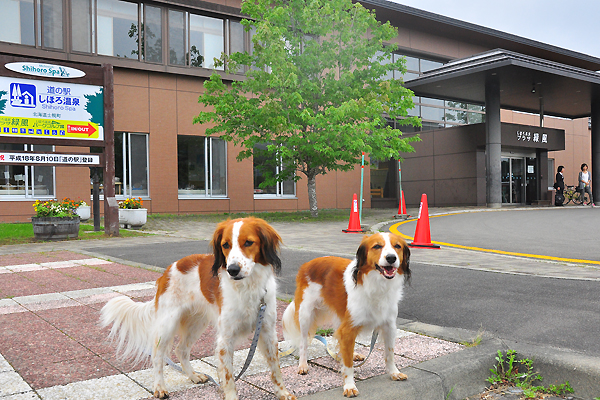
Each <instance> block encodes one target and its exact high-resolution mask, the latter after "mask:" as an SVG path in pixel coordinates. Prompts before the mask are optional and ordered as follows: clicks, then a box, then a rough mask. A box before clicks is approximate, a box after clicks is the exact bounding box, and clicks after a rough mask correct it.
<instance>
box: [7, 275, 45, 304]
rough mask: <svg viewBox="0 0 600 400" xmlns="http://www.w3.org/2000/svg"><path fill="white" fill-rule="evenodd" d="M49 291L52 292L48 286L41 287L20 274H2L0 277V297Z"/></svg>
mask: <svg viewBox="0 0 600 400" xmlns="http://www.w3.org/2000/svg"><path fill="white" fill-rule="evenodd" d="M50 292H52V290H51V289H50V288H45V287H42V286H40V285H38V284H37V283H36V282H33V281H31V280H29V279H27V278H25V277H24V276H22V275H20V274H16V273H10V274H2V278H1V279H0V296H2V298H7V297H17V296H29V295H33V294H43V293H50Z"/></svg>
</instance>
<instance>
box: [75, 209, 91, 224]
mask: <svg viewBox="0 0 600 400" xmlns="http://www.w3.org/2000/svg"><path fill="white" fill-rule="evenodd" d="M75 213H76V214H77V215H79V219H80V220H81V221H87V220H88V219H90V217H91V216H92V214H91V211H90V206H79V207H77V209H76V210H75Z"/></svg>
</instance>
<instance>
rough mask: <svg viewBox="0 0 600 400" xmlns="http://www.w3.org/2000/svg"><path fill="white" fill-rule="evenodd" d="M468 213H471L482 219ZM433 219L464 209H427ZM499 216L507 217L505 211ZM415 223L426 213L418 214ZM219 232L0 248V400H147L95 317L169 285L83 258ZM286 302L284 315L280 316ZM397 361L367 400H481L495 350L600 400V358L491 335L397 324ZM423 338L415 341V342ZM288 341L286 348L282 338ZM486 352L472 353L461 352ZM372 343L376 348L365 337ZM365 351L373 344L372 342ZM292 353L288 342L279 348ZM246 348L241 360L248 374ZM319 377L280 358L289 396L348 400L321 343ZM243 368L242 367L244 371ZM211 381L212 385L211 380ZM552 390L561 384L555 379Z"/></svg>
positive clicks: (176, 383)
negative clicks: (529, 361) (395, 372)
mask: <svg viewBox="0 0 600 400" xmlns="http://www.w3.org/2000/svg"><path fill="white" fill-rule="evenodd" d="M475 210H478V209H477V208H469V209H466V211H475ZM395 211H396V210H369V212H365V215H364V217H363V221H362V222H363V226H366V227H368V228H369V229H370V230H371V231H375V230H387V229H388V228H389V227H390V226H392V225H394V224H396V223H397V222H398V221H397V220H394V218H393V216H394V215H395ZM429 211H430V215H435V214H439V213H448V212H457V211H462V210H461V209H457V208H448V209H430V210H429ZM499 212H502V211H499ZM408 213H409V214H412V215H417V214H418V210H416V209H409V210H408ZM215 225H216V224H214V223H202V222H183V223H182V222H176V221H169V220H163V219H160V220H154V221H151V222H150V223H149V224H147V226H146V229H148V230H149V231H151V232H153V233H154V235H152V236H148V237H138V238H114V239H105V240H90V241H69V242H59V243H42V244H29V245H14V246H2V247H0V298H1V300H0V326H1V327H2V328H0V400H21V399H39V398H42V399H78V400H80V399H108V398H115V396H117V398H119V399H140V398H147V397H148V396H150V392H149V389H150V386H151V379H150V373H149V370H148V369H146V368H144V367H140V366H137V367H132V366H129V365H127V364H124V363H122V362H120V361H119V360H117V359H116V358H115V356H114V346H112V345H110V344H109V343H106V342H105V338H106V336H107V330H100V329H99V328H98V327H97V324H96V322H97V320H98V311H99V309H100V308H101V307H102V306H103V304H104V303H105V302H106V301H108V300H109V299H110V298H112V297H114V296H117V295H121V294H124V295H127V296H130V297H132V298H134V299H136V300H139V301H147V300H150V299H151V298H152V296H153V293H154V287H153V281H154V280H155V279H156V278H157V277H158V276H159V275H160V270H159V269H157V268H156V267H155V266H152V265H148V264H144V265H140V264H139V263H131V262H126V261H124V260H119V259H115V258H112V257H111V258H110V259H108V257H106V256H102V255H101V254H98V253H94V252H92V251H89V250H86V249H93V248H97V247H115V248H118V247H120V246H123V247H130V246H136V245H148V244H153V243H156V244H159V243H160V244H164V243H178V242H183V241H189V240H210V238H211V236H212V232H213V230H214V227H215ZM272 225H273V226H274V227H275V229H277V230H278V232H279V233H280V234H281V236H282V238H283V241H284V246H285V247H287V248H290V249H298V250H305V251H314V252H325V253H328V254H337V255H342V256H347V257H352V255H353V254H354V253H355V252H356V248H357V247H358V244H359V243H360V240H361V239H362V235H361V234H343V233H341V230H342V229H345V228H346V227H347V222H324V223H313V222H306V223H273V224H272ZM412 261H413V262H419V263H425V264H432V265H441V266H447V267H455V268H470V269H478V270H484V271H492V272H497V273H510V274H526V275H537V276H552V277H556V278H565V279H566V278H568V279H585V280H600V269H599V268H598V267H597V266H594V265H586V264H581V263H565V262H556V261H551V260H539V259H531V258H528V257H523V256H512V255H503V254H495V253H488V252H478V251H472V250H464V249H458V248H452V247H442V249H440V250H428V249H413V250H412ZM285 305H286V303H285V302H283V301H281V302H280V304H279V306H278V311H279V314H281V313H282V311H283V309H284V308H285ZM398 328H399V331H398V338H397V346H396V362H397V364H398V366H399V367H402V371H403V372H404V373H406V374H407V375H408V376H409V380H408V381H405V382H392V381H391V380H389V378H388V377H387V376H385V375H382V374H383V372H384V371H383V369H382V366H383V363H382V361H381V357H382V353H381V351H380V350H378V351H376V353H375V354H374V355H373V356H371V357H372V359H370V360H369V361H368V362H367V364H365V366H363V367H361V368H363V369H358V370H357V374H358V377H359V378H360V379H361V380H360V382H359V383H358V388H359V390H360V391H361V394H360V398H363V399H395V398H403V399H415V400H417V399H418V400H423V399H426V400H430V399H432V400H435V399H440V400H442V399H446V398H448V399H463V398H465V397H467V396H471V395H473V394H475V393H478V392H479V391H481V390H483V388H484V386H485V378H486V377H487V376H489V368H490V367H491V366H492V365H493V364H494V356H495V353H496V351H497V350H499V349H507V348H513V349H516V350H518V351H519V352H520V354H525V355H527V356H528V357H531V356H532V355H533V356H535V357H536V358H537V359H538V360H539V361H540V363H539V364H540V366H541V372H542V373H543V375H544V376H547V377H549V378H547V379H553V378H554V377H556V381H558V380H561V381H564V379H565V377H564V372H565V371H570V375H569V377H570V378H569V380H570V381H571V384H572V385H573V386H574V387H575V388H576V390H577V389H579V392H578V397H576V398H586V399H592V398H593V397H595V396H600V389H598V390H597V391H596V392H594V388H600V360H598V359H595V358H593V357H584V356H582V355H580V354H574V353H572V352H568V351H560V350H558V349H547V348H541V347H535V346H527V345H524V344H520V343H507V342H503V341H499V340H497V339H495V338H493V337H485V336H484V337H480V338H477V335H478V334H477V332H470V331H462V330H457V329H447V328H444V327H437V326H429V325H425V324H420V323H418V322H415V321H408V320H399V321H398ZM415 333H417V334H415ZM280 339H282V337H281V334H280ZM479 339H481V342H480V344H479V345H478V346H476V347H467V348H465V347H464V346H462V345H459V344H457V343H458V342H463V343H469V342H474V341H478V340H479ZM365 341H368V338H367V339H365ZM213 343H214V332H211V331H208V332H207V333H205V335H204V337H203V338H202V339H201V340H200V341H199V342H198V343H197V345H196V346H195V348H194V350H193V358H194V367H195V368H196V369H197V370H199V371H203V372H204V371H206V372H208V373H210V374H211V375H213V374H214V365H215V364H214V360H212V349H213V347H212V346H213ZM365 344H366V343H365ZM285 347H286V344H285V343H281V344H280V348H285ZM246 351H247V343H244V344H242V345H241V346H240V348H239V350H238V353H237V354H236V357H235V360H236V361H235V362H236V365H237V367H236V370H239V369H240V367H241V363H242V362H243V361H242V360H243V359H244V354H245V352H246ZM311 358H312V359H313V361H312V362H311V368H312V370H311V373H310V374H309V375H307V376H306V377H299V376H298V375H297V374H296V372H295V363H296V362H297V360H296V359H295V358H294V357H293V356H288V357H286V358H283V359H282V361H281V365H282V368H283V370H284V375H285V377H286V378H285V379H286V384H287V386H288V388H289V389H290V390H292V391H294V392H295V393H296V394H297V395H298V396H300V397H302V398H307V399H325V398H327V399H329V398H331V396H334V397H335V398H343V397H342V394H341V388H340V386H341V377H340V375H339V373H338V372H337V368H338V366H337V365H336V364H335V362H334V361H333V360H332V359H331V358H329V357H328V356H327V355H326V354H325V352H324V348H323V346H322V345H321V344H319V343H317V342H315V343H314V344H313V353H312V357H311ZM238 364H240V365H238ZM166 371H168V372H167V377H168V381H167V385H168V386H169V387H170V388H171V390H172V392H173V393H172V394H173V396H172V398H176V399H187V398H203V399H204V398H206V399H211V398H218V395H217V391H216V390H215V388H214V387H211V386H205V385H200V386H196V385H192V384H191V383H190V382H187V379H185V378H184V377H182V376H181V375H180V374H178V373H176V372H174V371H173V370H172V369H170V368H167V369H166ZM213 376H214V375H213ZM548 382H554V381H552V380H548ZM239 390H240V398H246V399H262V398H265V399H272V398H274V396H273V395H272V387H271V384H270V382H269V378H268V372H266V368H265V366H264V364H263V363H261V360H260V357H258V358H257V359H256V360H255V361H253V363H252V368H251V371H249V372H247V373H246V375H245V376H244V378H243V379H242V381H241V383H240V384H239Z"/></svg>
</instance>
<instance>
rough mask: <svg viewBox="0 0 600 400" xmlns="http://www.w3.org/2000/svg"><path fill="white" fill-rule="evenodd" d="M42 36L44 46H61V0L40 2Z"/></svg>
mask: <svg viewBox="0 0 600 400" xmlns="http://www.w3.org/2000/svg"><path fill="white" fill-rule="evenodd" d="M42 37H43V42H42V44H43V46H44V47H50V48H53V49H62V48H63V2H62V0H44V1H43V2H42Z"/></svg>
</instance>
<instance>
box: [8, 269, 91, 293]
mask: <svg viewBox="0 0 600 400" xmlns="http://www.w3.org/2000/svg"><path fill="white" fill-rule="evenodd" d="M70 269H71V268H69V269H68V270H52V269H48V270H45V271H34V272H25V273H19V275H21V276H23V277H25V278H27V279H29V280H31V281H33V282H35V283H37V284H38V285H40V286H41V287H42V290H44V292H43V293H55V292H66V291H69V290H80V289H89V288H92V287H94V286H93V285H91V284H89V283H87V282H84V281H82V280H79V279H77V278H76V277H74V276H71V275H69V270H70Z"/></svg>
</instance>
